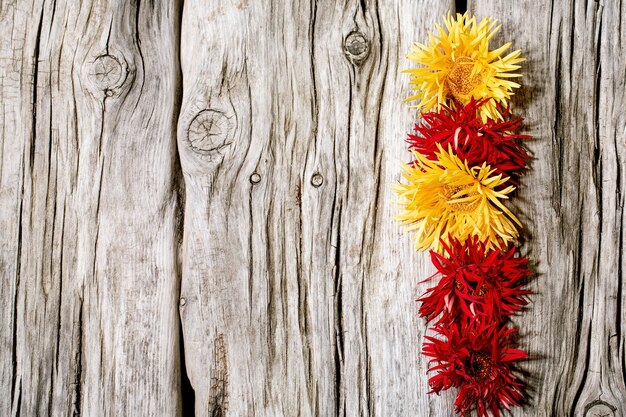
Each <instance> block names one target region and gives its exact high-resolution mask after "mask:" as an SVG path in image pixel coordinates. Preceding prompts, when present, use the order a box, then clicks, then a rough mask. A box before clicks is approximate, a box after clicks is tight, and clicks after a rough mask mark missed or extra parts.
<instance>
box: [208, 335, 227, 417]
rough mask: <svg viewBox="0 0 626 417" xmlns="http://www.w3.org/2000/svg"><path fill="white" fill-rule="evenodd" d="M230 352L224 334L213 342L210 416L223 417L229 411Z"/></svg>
mask: <svg viewBox="0 0 626 417" xmlns="http://www.w3.org/2000/svg"><path fill="white" fill-rule="evenodd" d="M227 355H228V352H227V350H226V342H225V340H224V335H223V334H218V335H217V337H216V338H215V340H214V341H213V363H212V367H211V387H210V389H209V416H211V417H222V416H224V415H225V413H226V411H227V410H228V357H227Z"/></svg>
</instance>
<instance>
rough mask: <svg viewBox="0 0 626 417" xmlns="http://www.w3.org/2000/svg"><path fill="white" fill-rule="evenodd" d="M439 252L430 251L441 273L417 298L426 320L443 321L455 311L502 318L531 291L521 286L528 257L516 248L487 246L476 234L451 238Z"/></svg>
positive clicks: (492, 319) (453, 316)
mask: <svg viewBox="0 0 626 417" xmlns="http://www.w3.org/2000/svg"><path fill="white" fill-rule="evenodd" d="M442 244H443V246H444V255H440V254H438V253H436V252H434V251H431V252H430V257H431V259H432V262H433V265H434V266H435V267H436V268H437V273H436V274H435V275H433V276H432V277H431V278H435V277H438V276H439V277H440V279H439V282H438V283H437V285H436V286H434V287H432V288H429V289H428V290H427V291H426V293H425V294H424V295H423V296H422V297H421V298H420V299H419V300H418V301H421V302H422V304H421V306H420V309H419V313H420V315H421V316H422V317H426V318H427V319H428V320H431V319H434V318H436V317H440V318H439V321H438V323H448V322H451V321H454V320H456V319H457V318H458V317H460V316H466V317H469V318H474V317H477V318H480V319H482V320H483V321H486V322H494V323H501V322H502V321H503V320H504V319H506V318H507V317H509V316H510V315H512V314H514V313H515V312H517V311H519V310H521V309H522V307H523V306H525V305H526V304H527V300H526V297H525V296H526V295H527V294H530V291H528V290H525V289H523V288H522V286H523V284H524V283H525V282H526V279H527V278H528V276H529V275H530V271H529V270H528V260H527V259H526V258H520V257H516V256H515V255H516V253H517V247H515V246H510V247H509V249H508V250H506V251H503V252H501V251H500V250H498V249H491V250H487V249H486V247H485V243H484V242H481V241H480V240H479V239H478V237H476V236H474V237H473V238H471V239H468V240H466V241H465V242H463V243H461V242H459V241H458V240H456V239H450V242H449V243H448V244H446V243H445V242H442Z"/></svg>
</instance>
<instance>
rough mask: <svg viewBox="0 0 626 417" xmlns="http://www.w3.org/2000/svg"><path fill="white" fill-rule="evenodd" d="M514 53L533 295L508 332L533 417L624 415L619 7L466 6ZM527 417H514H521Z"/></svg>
mask: <svg viewBox="0 0 626 417" xmlns="http://www.w3.org/2000/svg"><path fill="white" fill-rule="evenodd" d="M470 8H471V10H473V11H474V12H475V13H476V14H477V15H479V16H484V15H493V16H497V17H498V18H500V20H501V21H502V23H503V25H504V31H505V32H506V37H507V38H509V39H514V40H515V44H516V46H517V47H519V48H522V49H523V50H524V51H525V55H526V57H527V58H528V62H527V63H526V64H525V73H526V74H527V75H526V77H525V78H524V80H523V82H524V86H523V90H522V91H521V92H520V93H519V95H517V96H516V98H515V100H514V104H515V108H516V109H518V110H517V112H518V113H519V114H523V115H524V116H525V117H526V121H527V124H528V130H529V132H530V133H531V134H532V135H534V136H536V137H537V139H536V140H535V141H533V142H532V143H531V145H530V148H531V149H532V151H533V152H534V155H535V161H534V163H533V167H532V171H531V172H530V173H529V174H528V176H527V177H526V178H525V179H524V184H525V189H524V190H522V192H521V195H520V198H521V201H522V203H521V204H520V209H519V210H520V211H521V212H523V213H524V217H525V218H526V232H525V235H526V237H527V243H526V245H525V251H526V253H527V254H528V255H529V256H531V257H532V258H533V259H534V260H535V262H536V270H537V272H538V274H539V275H538V277H537V279H536V280H535V281H534V282H533V285H532V289H533V291H535V292H536V294H535V295H534V296H533V297H532V300H533V303H532V304H531V306H530V308H529V310H528V311H527V312H526V313H525V314H524V315H523V316H521V317H520V318H519V319H518V320H517V322H518V324H519V326H520V327H521V329H522V336H523V339H522V344H523V346H524V348H526V349H528V350H529V351H530V354H531V359H532V360H531V361H529V362H528V363H527V366H526V368H527V370H528V372H529V373H530V378H529V381H530V382H531V386H532V388H533V391H534V393H533V394H534V398H533V399H532V401H531V405H530V407H529V408H528V410H529V411H528V412H530V413H531V414H532V415H535V416H540V417H542V416H582V417H597V416H609V417H613V416H615V417H618V416H624V415H626V387H625V385H624V384H625V379H626V357H625V348H626V346H625V345H626V328H625V327H624V326H625V325H626V310H625V309H624V306H625V305H626V298H625V293H624V284H625V283H626V278H625V276H624V273H623V270H624V269H623V266H624V258H623V256H622V251H623V250H624V234H623V227H624V210H623V209H624V184H625V183H626V181H625V180H626V178H625V177H624V175H625V173H626V170H624V158H625V157H626V116H625V115H624V108H625V106H626V84H625V83H626V26H625V25H624V22H623V20H624V17H625V16H626V3H624V2H622V1H589V2H565V1H563V2H558V1H552V2H544V3H541V4H540V3H539V2H534V1H530V0H524V1H520V2H516V4H515V6H514V8H513V10H512V9H511V6H510V5H508V4H505V3H503V2H499V1H497V0H474V1H473V2H471V3H470ZM525 413H527V411H519V412H516V413H515V415H519V416H521V415H526V414H525Z"/></svg>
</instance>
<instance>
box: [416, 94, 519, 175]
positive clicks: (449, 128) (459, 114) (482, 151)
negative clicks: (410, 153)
mask: <svg viewBox="0 0 626 417" xmlns="http://www.w3.org/2000/svg"><path fill="white" fill-rule="evenodd" d="M483 103H484V101H475V100H474V99H472V100H470V101H469V103H467V104H466V105H462V104H460V103H458V102H457V103H454V104H453V105H452V106H450V107H448V106H442V109H441V110H439V111H438V112H428V113H424V114H422V119H423V120H422V123H421V124H416V125H415V132H416V133H417V134H416V135H412V134H409V136H408V139H407V142H408V143H409V149H413V150H415V151H417V152H419V153H420V154H422V155H424V156H425V157H427V158H428V159H431V160H435V159H437V156H436V152H438V149H439V148H438V146H437V145H438V144H439V145H441V147H442V148H443V149H447V147H448V145H451V146H452V149H453V150H454V151H455V153H456V154H457V155H458V157H459V158H461V160H467V163H468V165H469V166H470V167H472V166H480V165H482V164H483V163H484V162H486V163H487V165H489V166H491V168H492V169H495V170H496V172H497V173H498V174H500V173H501V174H503V175H504V176H508V177H511V178H512V180H513V182H514V183H516V182H517V177H518V176H519V174H520V173H522V172H524V171H525V169H526V165H527V163H528V161H529V159H530V156H529V154H528V152H527V151H526V148H525V147H524V146H523V145H521V144H520V143H519V141H520V140H521V139H529V138H531V136H528V135H521V134H516V133H514V132H516V131H517V130H518V129H519V128H520V126H521V124H522V119H521V118H514V119H511V118H509V117H507V116H508V109H503V110H502V114H503V115H504V116H505V117H504V120H492V119H487V121H486V122H485V123H483V121H482V120H481V118H480V116H479V115H478V109H479V108H480V106H481V104H483Z"/></svg>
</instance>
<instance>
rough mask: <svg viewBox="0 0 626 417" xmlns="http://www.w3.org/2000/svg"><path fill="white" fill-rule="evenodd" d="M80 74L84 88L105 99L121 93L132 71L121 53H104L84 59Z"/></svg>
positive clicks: (131, 75) (127, 83)
mask: <svg viewBox="0 0 626 417" xmlns="http://www.w3.org/2000/svg"><path fill="white" fill-rule="evenodd" d="M81 74H83V78H84V81H85V82H84V87H85V88H86V90H87V91H88V92H89V93H90V94H91V95H93V96H94V97H96V98H99V99H106V98H110V97H114V96H119V95H121V94H123V91H122V90H123V89H124V90H125V89H126V88H125V87H124V86H125V85H126V86H128V85H129V84H130V82H129V78H130V79H132V77H133V74H134V72H133V71H131V69H130V68H129V67H128V63H127V62H126V60H125V59H124V57H122V56H121V55H119V54H117V55H112V54H110V53H105V54H101V55H98V56H96V57H95V58H94V59H93V60H87V61H85V62H84V64H83V67H82V69H81Z"/></svg>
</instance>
